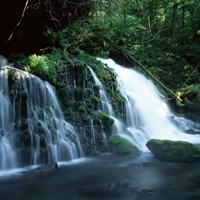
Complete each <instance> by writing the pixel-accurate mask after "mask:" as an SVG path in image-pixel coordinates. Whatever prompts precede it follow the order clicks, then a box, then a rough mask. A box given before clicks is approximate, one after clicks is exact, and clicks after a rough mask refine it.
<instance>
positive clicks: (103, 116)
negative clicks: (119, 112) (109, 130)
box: [99, 112, 114, 126]
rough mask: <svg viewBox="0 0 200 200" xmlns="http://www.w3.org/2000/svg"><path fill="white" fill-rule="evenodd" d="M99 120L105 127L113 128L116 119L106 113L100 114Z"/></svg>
mask: <svg viewBox="0 0 200 200" xmlns="http://www.w3.org/2000/svg"><path fill="white" fill-rule="evenodd" d="M99 118H100V119H101V121H102V122H103V124H104V125H105V126H112V125H113V123H114V119H112V118H111V117H110V116H109V115H107V114H106V113H105V112H99Z"/></svg>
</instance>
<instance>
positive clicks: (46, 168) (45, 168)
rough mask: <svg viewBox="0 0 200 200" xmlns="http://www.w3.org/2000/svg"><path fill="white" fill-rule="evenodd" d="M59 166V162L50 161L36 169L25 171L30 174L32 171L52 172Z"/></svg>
mask: <svg viewBox="0 0 200 200" xmlns="http://www.w3.org/2000/svg"><path fill="white" fill-rule="evenodd" d="M57 168H58V164H57V162H50V163H47V164H45V165H42V166H40V167H38V168H36V169H33V170H30V171H26V172H24V173H25V174H30V173H38V172H52V171H54V170H56V169H57Z"/></svg>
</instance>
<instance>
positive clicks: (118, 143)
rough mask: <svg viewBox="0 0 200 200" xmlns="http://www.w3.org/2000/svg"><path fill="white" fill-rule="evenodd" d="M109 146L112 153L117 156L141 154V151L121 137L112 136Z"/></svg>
mask: <svg viewBox="0 0 200 200" xmlns="http://www.w3.org/2000/svg"><path fill="white" fill-rule="evenodd" d="M108 144H109V148H110V151H111V152H113V153H116V154H134V155H138V154H139V150H138V149H137V148H136V147H135V146H134V145H133V144H132V143H130V142H129V141H128V140H126V139H125V138H122V137H120V136H119V135H113V136H111V137H110V139H109V140H108Z"/></svg>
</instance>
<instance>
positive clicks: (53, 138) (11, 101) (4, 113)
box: [0, 65, 83, 169]
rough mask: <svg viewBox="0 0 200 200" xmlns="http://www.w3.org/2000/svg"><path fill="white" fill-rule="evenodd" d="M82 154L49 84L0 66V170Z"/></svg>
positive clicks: (76, 156)
mask: <svg viewBox="0 0 200 200" xmlns="http://www.w3.org/2000/svg"><path fill="white" fill-rule="evenodd" d="M9 76H11V78H10V77H9ZM10 79H11V80H10ZM8 81H10V82H9V84H8ZM12 81H13V82H14V83H12ZM82 156H83V151H82V148H81V144H80V141H79V137H78V135H77V133H76V131H75V129H74V127H73V126H72V125H71V124H69V123H68V122H66V121H65V120H64V116H63V114H62V111H61V109H60V106H59V103H58V101H57V98H56V95H55V93H54V90H53V88H52V87H51V85H50V84H49V83H47V82H43V81H42V80H40V79H39V78H38V77H36V76H33V75H30V74H28V73H26V72H24V71H21V70H17V69H14V68H12V67H10V66H7V65H5V66H3V67H2V68H0V169H10V168H15V167H18V166H22V165H33V164H42V163H46V162H50V161H66V160H71V159H74V158H79V157H82Z"/></svg>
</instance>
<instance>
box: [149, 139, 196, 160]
mask: <svg viewBox="0 0 200 200" xmlns="http://www.w3.org/2000/svg"><path fill="white" fill-rule="evenodd" d="M146 146H147V147H148V149H149V150H150V151H151V152H152V153H153V154H154V155H155V156H156V157H157V158H158V159H160V160H164V161H171V162H177V161H181V162H192V161H195V160H198V159H200V148H199V147H197V146H195V145H193V144H191V143H189V142H184V141H170V140H158V139H151V140H149V141H148V142H147V144H146Z"/></svg>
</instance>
